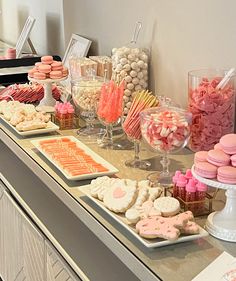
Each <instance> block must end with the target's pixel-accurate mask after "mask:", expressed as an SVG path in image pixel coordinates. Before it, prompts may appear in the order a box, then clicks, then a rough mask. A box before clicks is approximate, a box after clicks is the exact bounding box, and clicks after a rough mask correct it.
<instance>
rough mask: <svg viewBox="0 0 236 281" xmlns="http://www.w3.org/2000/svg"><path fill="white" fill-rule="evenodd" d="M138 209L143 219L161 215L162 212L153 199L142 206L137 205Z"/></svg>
mask: <svg viewBox="0 0 236 281" xmlns="http://www.w3.org/2000/svg"><path fill="white" fill-rule="evenodd" d="M136 209H137V210H138V211H139V216H140V218H141V219H144V218H149V217H154V216H161V212H160V211H159V210H157V209H155V207H154V203H153V201H150V200H147V201H145V202H144V203H143V204H142V205H141V206H137V207H136Z"/></svg>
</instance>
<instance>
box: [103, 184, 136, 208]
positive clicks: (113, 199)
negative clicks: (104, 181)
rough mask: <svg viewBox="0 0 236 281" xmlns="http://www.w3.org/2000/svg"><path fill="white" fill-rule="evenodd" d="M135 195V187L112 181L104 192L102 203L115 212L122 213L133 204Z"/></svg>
mask: <svg viewBox="0 0 236 281" xmlns="http://www.w3.org/2000/svg"><path fill="white" fill-rule="evenodd" d="M136 197H137V188H136V186H134V185H126V184H124V183H122V182H118V183H114V184H113V185H112V186H111V187H110V188H108V189H107V190H106V192H105V194H104V198H103V202H104V205H105V206H106V207H107V208H108V209H109V210H111V211H113V212H115V213H124V212H125V211H126V210H127V209H129V208H130V206H132V205H133V203H134V201H135V199H136Z"/></svg>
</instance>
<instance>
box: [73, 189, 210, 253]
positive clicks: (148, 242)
mask: <svg viewBox="0 0 236 281" xmlns="http://www.w3.org/2000/svg"><path fill="white" fill-rule="evenodd" d="M78 189H79V190H80V191H82V192H83V193H84V194H85V195H86V196H88V197H89V198H90V199H91V200H92V201H93V202H94V203H95V204H96V205H97V206H98V207H99V208H101V209H102V210H104V211H105V212H106V213H107V214H108V215H110V216H111V217H112V218H113V219H114V220H115V221H117V222H118V223H119V224H121V225H122V226H123V227H124V228H125V229H127V230H128V231H129V232H130V233H131V234H132V235H133V237H134V238H136V239H137V240H139V241H140V242H141V243H142V244H143V245H144V246H145V247H147V248H158V247H163V246H168V245H172V244H177V243H182V242H186V241H192V240H195V239H198V238H201V237H205V236H208V232H207V231H206V230H204V229H203V228H202V227H200V233H198V234H194V235H181V236H180V237H179V238H178V239H177V240H175V241H169V240H164V239H161V238H156V239H145V238H143V237H141V236H139V235H138V233H137V232H136V231H135V228H134V226H132V225H129V224H128V223H127V220H126V218H125V216H124V215H122V214H115V213H113V212H111V211H110V210H108V209H107V208H106V207H105V206H104V204H103V202H102V201H100V200H98V199H96V198H94V197H92V196H91V194H90V185H84V186H80V187H78Z"/></svg>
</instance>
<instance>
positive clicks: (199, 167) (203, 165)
mask: <svg viewBox="0 0 236 281" xmlns="http://www.w3.org/2000/svg"><path fill="white" fill-rule="evenodd" d="M194 171H195V173H196V174H197V175H199V176H201V177H203V178H207V179H214V178H215V177H216V175H217V167H216V166H215V165H213V164H211V163H208V162H197V163H195V164H194Z"/></svg>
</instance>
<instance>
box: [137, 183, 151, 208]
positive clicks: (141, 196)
mask: <svg viewBox="0 0 236 281" xmlns="http://www.w3.org/2000/svg"><path fill="white" fill-rule="evenodd" d="M147 198H148V188H147V187H141V188H139V189H138V196H137V198H136V201H135V203H134V207H136V206H141V205H142V204H143V202H145V201H146V200H147Z"/></svg>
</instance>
